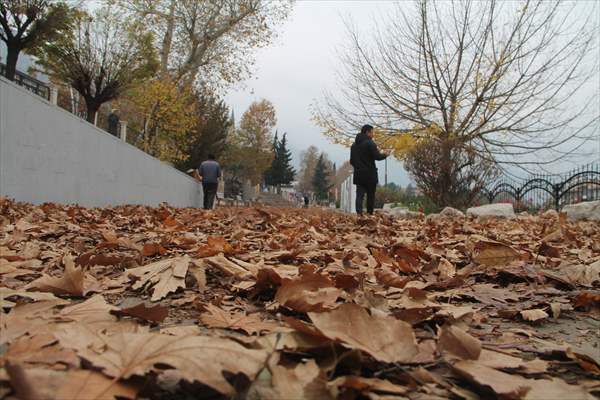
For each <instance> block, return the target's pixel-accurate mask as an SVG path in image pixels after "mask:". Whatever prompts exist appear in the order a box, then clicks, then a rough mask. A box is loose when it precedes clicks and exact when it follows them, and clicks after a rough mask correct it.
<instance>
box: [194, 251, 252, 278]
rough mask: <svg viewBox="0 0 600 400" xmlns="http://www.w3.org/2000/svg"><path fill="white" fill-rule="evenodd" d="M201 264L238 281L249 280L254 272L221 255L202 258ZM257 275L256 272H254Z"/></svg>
mask: <svg viewBox="0 0 600 400" xmlns="http://www.w3.org/2000/svg"><path fill="white" fill-rule="evenodd" d="M201 262H205V263H207V264H208V265H210V266H213V267H216V268H218V269H220V270H221V271H223V272H224V273H226V274H227V275H231V276H235V277H236V278H239V279H250V278H252V277H253V276H254V275H255V274H254V273H253V272H254V271H250V270H248V269H247V268H244V267H242V266H241V265H239V264H236V263H234V262H233V261H231V260H229V259H227V258H226V257H225V256H224V255H223V254H219V255H218V256H214V257H208V258H203V259H202V260H201ZM256 272H257V273H258V271H256Z"/></svg>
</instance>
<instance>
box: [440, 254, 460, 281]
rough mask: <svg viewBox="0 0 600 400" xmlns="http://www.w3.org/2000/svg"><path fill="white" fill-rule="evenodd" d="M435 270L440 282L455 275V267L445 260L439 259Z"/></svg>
mask: <svg viewBox="0 0 600 400" xmlns="http://www.w3.org/2000/svg"><path fill="white" fill-rule="evenodd" d="M437 269H438V273H439V280H440V281H445V280H447V279H451V278H454V276H455V275H456V267H455V266H454V264H452V263H451V262H450V261H448V260H446V259H445V258H441V259H440V262H439V263H438V267H437Z"/></svg>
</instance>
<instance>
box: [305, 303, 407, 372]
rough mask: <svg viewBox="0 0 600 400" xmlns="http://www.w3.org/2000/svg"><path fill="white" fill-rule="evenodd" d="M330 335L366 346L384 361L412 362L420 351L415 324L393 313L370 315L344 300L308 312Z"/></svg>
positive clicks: (358, 347)
mask: <svg viewBox="0 0 600 400" xmlns="http://www.w3.org/2000/svg"><path fill="white" fill-rule="evenodd" d="M308 315H309V317H310V319H311V321H313V324H314V325H315V327H316V328H317V329H318V330H319V331H320V332H321V333H322V334H323V335H324V336H326V337H328V338H330V339H332V340H339V341H340V342H342V343H343V344H344V345H346V346H347V347H350V348H356V349H359V350H362V351H364V352H366V353H368V354H370V355H371V356H373V357H374V358H375V359H377V360H379V361H383V362H389V363H391V362H409V361H410V360H412V359H413V357H414V356H416V355H417V353H418V348H417V342H416V340H415V334H414V332H413V330H412V327H411V326H410V325H409V324H407V323H406V322H404V321H399V320H397V319H395V318H393V317H383V316H374V315H369V314H368V313H367V311H366V310H365V309H364V308H362V307H361V306H359V305H356V304H352V303H344V304H342V305H341V306H339V307H338V308H337V309H335V310H333V311H329V312H323V313H315V312H310V313H308Z"/></svg>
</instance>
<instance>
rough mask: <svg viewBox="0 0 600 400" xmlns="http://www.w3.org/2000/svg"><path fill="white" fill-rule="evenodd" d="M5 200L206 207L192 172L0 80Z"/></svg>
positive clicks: (0, 171)
mask: <svg viewBox="0 0 600 400" xmlns="http://www.w3.org/2000/svg"><path fill="white" fill-rule="evenodd" d="M0 196H5V197H9V198H14V199H15V200H17V201H24V202H30V203H34V204H40V203H44V202H55V203H63V204H71V203H76V204H80V205H82V206H87V207H103V206H109V205H119V204H143V205H150V206H156V205H158V204H160V203H162V202H167V203H169V204H171V205H173V206H177V207H199V206H201V204H202V187H201V185H200V184H198V183H197V182H196V181H195V180H194V179H192V178H191V177H189V176H188V175H186V174H184V173H182V172H180V171H178V170H176V169H175V168H173V167H171V166H170V165H168V164H166V163H164V162H162V161H160V160H158V159H156V158H154V157H152V156H149V155H148V154H146V153H144V152H143V151H141V150H139V149H137V148H136V147H134V146H131V145H129V144H127V143H125V142H123V141H122V140H120V139H119V138H116V137H114V136H112V135H110V134H108V133H107V132H105V131H103V130H101V129H98V128H96V127H95V126H93V125H91V124H89V123H88V122H86V121H84V120H82V119H80V118H78V117H76V116H74V115H73V114H71V113H69V112H67V111H65V110H63V109H61V108H59V107H57V106H54V105H52V104H51V103H49V102H48V101H46V100H44V99H42V98H40V97H39V96H36V95H34V94H32V93H30V92H28V91H27V90H25V89H24V88H21V87H19V86H17V85H15V84H13V83H12V82H9V81H7V80H6V79H4V78H2V77H0Z"/></svg>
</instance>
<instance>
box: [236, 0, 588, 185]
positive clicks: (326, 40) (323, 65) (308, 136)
mask: <svg viewBox="0 0 600 400" xmlns="http://www.w3.org/2000/svg"><path fill="white" fill-rule="evenodd" d="M588 5H590V4H589V3H587V4H586V2H585V1H581V2H580V3H579V4H578V9H581V10H582V9H589V7H587V6H588ZM579 6H581V7H579ZM393 7H394V4H393V2H392V1H358V0H346V1H327V0H314V1H307V0H300V1H297V2H296V4H295V7H294V10H293V12H292V15H291V17H290V18H289V20H288V21H286V22H285V23H284V24H283V25H282V26H281V28H280V29H279V32H280V35H279V37H278V38H277V40H276V41H275V43H273V44H272V45H271V46H269V47H268V48H265V49H261V50H258V51H257V53H256V59H257V63H256V65H255V68H254V72H255V73H254V76H253V78H251V79H248V80H246V81H245V82H243V84H242V85H241V86H236V87H234V88H233V89H232V90H230V91H229V93H228V95H227V96H226V98H225V99H226V102H227V103H228V104H229V105H230V106H231V107H233V109H234V111H235V115H236V119H237V120H238V121H239V118H240V117H241V115H242V113H243V112H244V111H245V110H246V109H247V108H248V106H249V105H250V104H251V103H252V102H253V101H256V100H260V99H262V98H265V99H267V100H270V101H271V102H272V103H273V104H274V105H275V108H276V110H277V118H278V124H277V128H278V130H279V132H280V133H281V132H287V133H288V138H289V141H290V143H291V148H292V152H293V156H294V162H295V164H297V163H298V162H299V156H300V153H301V151H302V150H304V149H306V148H307V147H308V146H310V145H315V146H317V147H319V149H321V150H324V151H325V152H327V153H328V155H329V156H330V158H331V159H332V160H333V161H334V162H336V163H337V164H338V165H340V164H341V163H343V162H344V161H346V160H347V159H348V157H349V150H348V149H347V148H345V147H343V146H341V145H335V144H332V143H330V142H329V141H328V140H327V139H326V138H325V137H324V136H322V135H321V129H320V128H319V127H318V126H316V125H315V124H314V123H313V122H312V121H311V113H310V106H311V104H314V103H315V101H316V100H320V99H321V98H322V94H323V91H324V90H325V89H328V90H329V91H331V92H335V89H336V88H335V84H336V78H335V75H336V70H339V62H338V57H337V52H336V49H339V48H340V47H341V46H343V45H344V44H345V43H346V42H347V41H346V38H347V34H346V27H345V25H344V19H350V20H352V21H353V22H354V24H355V26H356V25H357V26H359V29H360V30H361V32H362V33H367V34H368V32H369V29H370V28H369V27H372V24H373V20H374V19H373V18H372V17H373V16H377V15H381V14H385V13H386V11H390V10H391V9H392V8H393ZM594 12H596V13H598V12H600V7H597V8H596V9H595V10H594ZM598 19H599V18H598V16H596V21H598ZM596 50H598V48H596ZM599 68H600V67H599ZM589 85H590V87H589V89H590V90H591V91H596V92H598V91H599V90H600V70H599V73H598V75H597V77H596V79H594V80H593V81H592V82H590V83H589ZM591 86H593V87H591ZM574 101H577V99H574ZM369 122H370V121H365V123H369ZM358 129H359V127H357V130H358ZM593 129H594V130H595V131H596V132H595V133H596V135H598V140H596V141H595V143H589V144H586V146H585V148H584V149H583V150H585V151H586V152H587V154H586V155H585V156H580V157H576V158H574V159H572V160H570V161H568V162H566V161H565V162H557V163H554V164H553V165H551V166H547V167H545V168H546V169H547V170H549V171H551V172H555V173H557V172H565V171H567V170H569V169H571V168H574V167H575V166H578V165H581V164H584V163H588V162H593V161H598V160H599V159H600V134H598V125H597V124H596V125H595V127H594V128H593ZM378 167H379V177H380V182H381V183H383V181H384V179H383V178H384V177H383V171H384V163H383V162H379V163H378ZM515 172H516V173H518V175H523V172H522V171H515ZM388 181H390V182H395V183H398V184H401V185H406V184H408V182H409V181H410V180H409V177H408V175H407V174H406V172H405V171H404V169H403V168H402V164H401V163H400V162H398V161H396V160H393V161H389V162H388Z"/></svg>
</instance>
